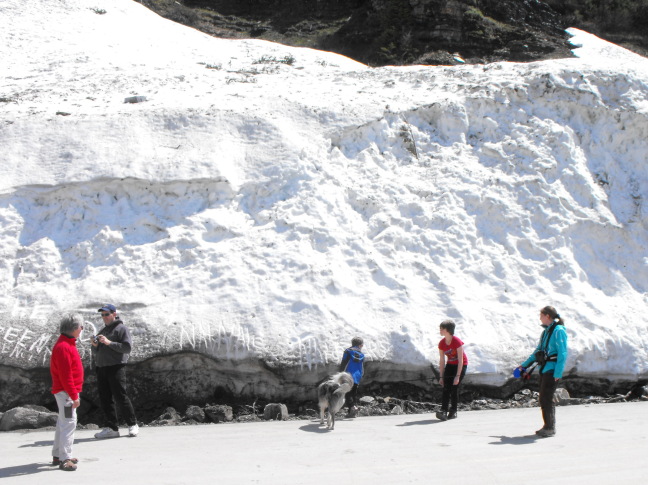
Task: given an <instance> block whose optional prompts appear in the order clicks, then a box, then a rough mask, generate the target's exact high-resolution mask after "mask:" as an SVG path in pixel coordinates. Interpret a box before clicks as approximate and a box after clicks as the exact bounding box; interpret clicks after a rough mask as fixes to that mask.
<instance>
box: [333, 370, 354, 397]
mask: <svg viewBox="0 0 648 485" xmlns="http://www.w3.org/2000/svg"><path fill="white" fill-rule="evenodd" d="M332 378H333V380H334V381H335V382H337V383H338V385H339V386H340V389H342V392H344V393H345V394H346V393H347V392H349V391H350V390H351V388H352V387H353V377H351V374H349V373H348V372H338V373H337V374H335V375H334V376H333V377H332Z"/></svg>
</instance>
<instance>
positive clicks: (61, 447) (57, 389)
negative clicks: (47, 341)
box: [50, 313, 83, 472]
mask: <svg viewBox="0 0 648 485" xmlns="http://www.w3.org/2000/svg"><path fill="white" fill-rule="evenodd" d="M82 330H83V318H82V317H81V315H79V314H77V313H74V314H68V315H65V316H64V317H63V318H62V319H61V323H60V331H61V335H60V336H59V338H58V340H57V341H56V343H55V344H54V347H53V348H52V356H51V358H50V373H51V374H52V394H54V397H55V398H56V404H57V406H58V419H57V420H56V431H55V433H54V446H53V447H52V465H58V467H59V468H60V469H61V470H64V471H68V472H73V471H75V470H76V469H77V463H78V461H79V460H77V459H76V458H73V457H72V444H73V443H74V431H75V430H76V425H77V414H76V408H78V407H79V405H80V404H81V401H80V396H79V394H80V393H81V389H82V387H83V363H82V362H81V357H80V356H79V351H78V350H77V348H76V342H77V339H78V338H79V335H80V334H81V331H82Z"/></svg>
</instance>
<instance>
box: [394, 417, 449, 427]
mask: <svg viewBox="0 0 648 485" xmlns="http://www.w3.org/2000/svg"><path fill="white" fill-rule="evenodd" d="M441 422H442V421H441V420H439V419H424V420H422V421H407V422H406V423H403V424H397V425H396V426H416V425H419V424H438V423H441Z"/></svg>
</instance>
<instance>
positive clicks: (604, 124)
mask: <svg viewBox="0 0 648 485" xmlns="http://www.w3.org/2000/svg"><path fill="white" fill-rule="evenodd" d="M0 23H1V24H2V25H3V29H2V31H1V32H0V56H1V57H2V59H3V60H4V62H3V63H2V65H1V66H0V79H2V81H1V82H2V84H1V85H0V99H1V101H0V109H1V111H0V145H1V146H2V153H1V154H0V157H2V159H1V160H2V163H1V164H0V221H1V228H0V255H1V257H0V273H1V274H2V275H3V277H2V278H1V280H0V281H2V282H3V283H2V285H3V288H2V290H3V291H2V292H0V308H2V313H1V315H0V336H1V337H2V342H3V343H2V347H1V348H0V363H4V364H8V365H18V366H25V367H30V366H42V365H45V364H46V362H47V352H48V347H49V346H50V344H51V343H53V339H54V334H55V332H56V319H57V316H58V314H59V313H60V312H61V311H64V310H76V311H80V312H83V313H86V314H87V318H88V319H89V321H92V322H94V323H95V324H97V325H98V324H99V322H98V318H97V313H96V308H98V306H99V305H100V304H102V303H104V302H108V301H110V302H114V303H115V304H117V306H118V307H119V308H120V310H121V313H122V315H123V317H124V319H125V320H126V321H127V322H128V323H129V324H130V326H131V327H132V328H133V331H134V334H135V343H136V351H135V353H134V358H135V359H139V360H141V359H145V358H147V357H150V356H153V355H159V354H164V353H169V352H176V351H180V350H195V351H199V352H202V353H205V354H206V355H209V356H211V357H214V358H217V359H225V360H234V361H235V360H239V359H247V358H253V359H254V358H259V359H262V360H263V361H265V362H267V363H269V364H271V365H275V366H287V367H298V368H301V369H303V370H304V371H305V372H317V371H318V370H321V369H322V366H325V365H327V364H330V363H332V362H336V361H337V360H338V359H339V357H340V355H341V351H342V349H343V348H344V347H345V346H346V345H348V343H349V342H350V340H351V337H353V336H354V335H361V336H363V337H364V338H365V341H366V346H365V348H366V351H367V354H368V357H369V359H370V360H372V361H382V362H391V363H395V364H398V365H402V366H404V367H413V368H418V367H421V366H427V365H428V364H429V363H430V362H434V363H436V361H437V359H438V353H437V351H436V344H437V342H438V340H439V338H440V337H439V335H438V324H439V323H440V322H441V321H442V320H444V319H446V318H452V319H454V320H455V321H456V322H457V324H458V331H457V335H459V336H460V337H461V338H462V339H463V340H464V341H465V342H466V350H467V353H468V355H469V358H470V366H469V378H470V379H473V380H474V381H475V382H484V383H492V384H498V383H502V382H504V380H505V379H506V378H508V377H509V376H510V373H511V369H512V368H513V367H514V366H516V365H517V364H518V363H519V362H521V361H522V360H523V359H524V358H525V357H526V356H527V355H528V354H529V353H530V352H531V350H532V348H533V346H534V345H535V342H536V340H537V338H538V336H539V333H540V330H541V329H540V327H539V321H538V309H539V308H540V307H542V306H544V305H546V304H552V305H554V306H555V307H556V308H557V309H558V310H559V311H560V313H561V314H562V315H563V316H564V317H565V319H566V320H567V325H568V333H569V338H570V348H571V351H570V358H569V362H568V366H567V368H568V372H567V373H568V374H569V373H571V374H572V375H579V376H616V377H624V378H628V377H629V378H632V377H636V376H645V375H646V374H648V367H647V362H648V359H647V357H648V356H647V354H646V352H647V350H646V349H648V340H647V337H646V332H645V328H646V324H647V323H648V320H647V318H646V316H645V313H646V312H645V310H646V305H647V304H648V276H647V275H648V252H647V246H648V235H647V234H648V232H647V229H648V218H647V214H646V208H645V200H646V198H647V197H648V168H647V166H646V163H645V154H646V153H647V149H648V146H647V144H648V142H647V141H646V140H648V120H647V114H648V89H647V86H646V82H645V79H647V78H648V76H647V75H648V61H647V60H646V59H645V58H642V57H639V56H636V55H634V54H632V53H630V52H628V51H626V50H624V49H621V48H620V47H617V46H614V45H611V44H609V43H606V42H604V41H602V40H600V39H597V38H596V37H594V36H591V35H589V34H586V33H584V32H580V31H577V30H572V31H571V33H572V35H574V42H575V44H582V47H579V48H577V49H576V50H575V52H576V54H577V56H579V57H578V58H574V59H564V60H557V61H547V62H536V63H530V64H514V63H497V64H490V65H479V66H460V67H425V66H415V67H402V68H396V67H391V68H389V67H387V68H380V69H369V68H367V67H366V66H363V65H361V64H358V63H356V62H354V61H351V60H349V59H346V58H344V57H341V56H337V55H334V54H330V53H325V52H318V51H313V50H309V49H297V48H289V47H285V46H280V45H276V44H272V43H268V42H263V41H233V40H223V39H215V38H211V37H209V36H207V35H204V34H202V33H199V32H196V31H194V30H192V29H188V28H186V27H182V26H179V25H176V24H174V23H172V22H169V21H167V20H164V19H162V18H160V17H158V16H156V15H155V14H153V13H152V12H150V11H148V10H147V9H145V8H144V7H142V6H141V5H139V4H137V3H135V2H130V1H126V0H102V1H101V2H99V3H98V4H97V5H96V7H95V6H90V7H89V6H88V3H87V2H84V1H81V0H61V1H48V0H41V1H34V2H27V3H24V2H18V1H17V0H8V1H7V0H5V1H4V2H3V3H2V5H0ZM131 96H144V97H145V98H146V101H144V102H140V103H125V102H124V100H125V99H126V98H128V97H131ZM90 327H91V326H90ZM89 330H90V331H92V328H90V329H89Z"/></svg>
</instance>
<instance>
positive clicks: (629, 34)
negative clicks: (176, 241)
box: [139, 0, 648, 66]
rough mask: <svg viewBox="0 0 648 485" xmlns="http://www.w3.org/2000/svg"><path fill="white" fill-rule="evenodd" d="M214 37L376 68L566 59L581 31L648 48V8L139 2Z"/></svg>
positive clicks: (579, 1) (315, 0) (364, 1)
mask: <svg viewBox="0 0 648 485" xmlns="http://www.w3.org/2000/svg"><path fill="white" fill-rule="evenodd" d="M139 1H140V3H142V4H144V5H146V6H147V7H149V8H151V9H152V10H154V11H156V12H157V13H159V14H160V15H162V16H163V17H166V18H169V19H171V20H174V21H176V22H179V23H183V24H185V25H189V26H192V27H195V28H197V29H199V30H202V31H203V32H207V33H209V34H212V35H215V36H217V37H227V38H250V37H253V38H261V39H266V40H270V41H274V42H279V43H283V44H287V45H292V46H304V47H312V48H315V49H323V50H329V51H332V52H337V53H339V54H343V55H346V56H348V57H351V58H353V59H356V60H358V61H360V62H363V63H366V64H369V65H374V66H379V65H387V64H390V65H403V64H429V65H452V64H459V63H463V62H466V63H481V62H494V61H523V62H524V61H536V60H542V59H554V58H560V57H569V56H571V55H572V54H571V46H570V44H569V42H568V39H567V36H566V34H565V32H564V29H565V28H568V27H577V28H580V29H583V30H586V31H589V32H592V33H594V34H595V35H597V36H599V37H602V38H604V39H606V40H609V41H610V42H614V43H616V44H619V45H622V46H623V47H625V48H627V49H630V50H633V51H635V52H637V53H639V54H642V55H646V53H647V52H648V42H646V37H647V35H646V34H647V33H648V6H642V5H640V4H641V2H636V4H634V3H629V4H621V3H618V4H617V3H615V4H614V5H611V4H608V3H609V2H597V1H590V0H573V1H571V2H562V1H558V0H546V1H540V0H185V1H184V2H183V3H179V2H177V1H175V0H139Z"/></svg>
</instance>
